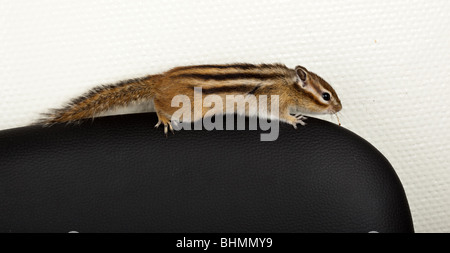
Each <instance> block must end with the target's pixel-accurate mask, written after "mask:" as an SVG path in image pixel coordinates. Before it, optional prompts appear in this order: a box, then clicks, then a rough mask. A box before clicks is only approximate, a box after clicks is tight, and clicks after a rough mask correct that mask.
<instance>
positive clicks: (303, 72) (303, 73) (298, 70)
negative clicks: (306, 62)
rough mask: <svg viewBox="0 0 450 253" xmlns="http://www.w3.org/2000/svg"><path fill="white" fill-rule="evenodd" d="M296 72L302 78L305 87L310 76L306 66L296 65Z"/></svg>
mask: <svg viewBox="0 0 450 253" xmlns="http://www.w3.org/2000/svg"><path fill="white" fill-rule="evenodd" d="M295 72H296V73H297V76H298V78H300V80H302V82H303V87H304V86H305V85H306V77H307V76H308V70H307V69H306V68H305V67H302V66H297V67H295Z"/></svg>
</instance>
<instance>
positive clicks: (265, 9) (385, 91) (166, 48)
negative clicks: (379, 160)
mask: <svg viewBox="0 0 450 253" xmlns="http://www.w3.org/2000/svg"><path fill="white" fill-rule="evenodd" d="M0 6H1V8H0V88H1V89H0V129H6V128H12V127H19V126H24V125H27V124H29V123H31V122H32V121H33V120H35V119H37V117H38V114H39V113H41V112H45V111H47V109H48V108H54V107H58V106H61V105H63V104H64V103H65V102H66V101H68V100H69V99H70V98H72V97H74V96H77V95H79V94H80V93H83V92H85V91H86V90H87V89H89V88H91V87H93V86H95V85H97V84H104V83H109V82H115V81H118V80H121V79H125V78H131V77H137V76H142V75H145V74H151V73H156V72H160V71H164V70H167V69H168V68H171V67H174V66H178V65H187V64H201V63H230V62H252V63H261V62H265V63H271V62H282V63H285V64H286V65H288V66H290V67H294V66H295V65H297V64H302V65H304V66H306V67H308V68H309V69H311V70H313V71H315V72H317V73H319V74H320V75H321V76H323V77H324V78H325V79H326V80H328V81H329V82H330V83H331V84H332V85H333V86H334V87H335V89H336V90H337V92H338V94H339V95H340V97H341V100H342V101H343V106H344V109H343V117H342V119H341V120H342V123H343V126H344V127H346V128H349V129H351V130H352V131H354V132H356V133H358V134H359V135H361V136H362V137H364V138H366V139H367V140H368V141H370V142H371V143H372V144H373V145H375V146H376V147H377V148H378V149H379V150H380V151H381V152H382V153H383V154H384V155H385V156H386V157H387V158H388V159H389V161H390V162H391V163H392V165H393V166H394V168H395V169H396V171H397V173H398V174H399V176H400V179H401V180H402V182H403V184H404V187H405V190H406V193H407V196H408V199H409V203H410V206H411V210H412V214H413V219H414V223H415V228H416V231H418V232H450V211H449V209H450V162H449V159H450V142H449V139H450V132H449V127H450V119H449V110H450V107H449V106H450V98H449V97H448V96H449V95H450V75H449V73H450V28H449V26H450V15H449V13H450V1H448V0H434V1H429V0H425V1H417V0H416V1H398V0H387V1H350V0H349V1H318V0H308V1H298V0H297V1H286V0H285V1H256V0H253V1H242V0H233V1H211V0H195V1H181V0H180V1H126V0H122V1H120V0H115V1H111V0H95V1H92V0H89V1H88V0H76V1H58V0H41V1H6V0H0ZM325 118H326V119H331V118H330V117H325ZM299 131H301V129H300V130H299Z"/></svg>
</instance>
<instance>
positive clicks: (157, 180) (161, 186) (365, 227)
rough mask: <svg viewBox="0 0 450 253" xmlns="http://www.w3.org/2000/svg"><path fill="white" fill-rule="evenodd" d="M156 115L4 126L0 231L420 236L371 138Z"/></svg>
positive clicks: (325, 125)
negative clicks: (272, 136)
mask: <svg viewBox="0 0 450 253" xmlns="http://www.w3.org/2000/svg"><path fill="white" fill-rule="evenodd" d="M156 122H157V119H156V116H155V114H152V113H150V114H135V115H119V116H112V117H104V118H97V119H95V121H93V122H91V121H87V122H84V123H83V124H81V125H74V126H66V125H54V126H52V127H49V128H42V127H40V126H29V127H24V128H17V129H10V130H5V131H1V132H0V232H69V231H79V232H363V233H367V232H369V231H378V232H380V233H383V232H413V231H414V230H413V224H412V219H411V214H410V210H409V207H408V203H407V199H406V196H405V193H404V190H403V188H402V185H401V183H400V181H399V178H398V177H397V175H396V173H395V171H394V169H393V168H392V166H391V165H390V164H389V162H388V161H387V160H386V158H385V157H384V156H383V155H382V154H381V153H380V152H379V151H377V150H376V149H375V148H374V147H373V146H372V145H370V144H369V143H368V142H367V141H365V140H364V139H362V138H361V137H359V136H357V135H356V134H354V133H352V132H350V131H348V130H346V129H345V128H344V127H339V126H337V125H334V124H332V123H329V122H326V121H322V120H318V119H314V118H309V119H308V120H307V121H306V122H307V125H306V126H305V127H301V126H299V129H297V130H295V129H293V128H292V126H290V125H286V124H284V123H280V136H279V138H278V140H276V141H273V142H261V141H260V133H261V131H260V130H256V131H249V130H243V131H237V130H236V131H206V130H203V131H179V132H176V133H175V135H174V136H172V135H169V137H168V138H165V137H164V135H163V133H162V129H154V128H153V126H154V125H155V124H156Z"/></svg>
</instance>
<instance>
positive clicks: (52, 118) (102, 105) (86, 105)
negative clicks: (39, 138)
mask: <svg viewBox="0 0 450 253" xmlns="http://www.w3.org/2000/svg"><path fill="white" fill-rule="evenodd" d="M157 77H158V75H154V76H147V77H144V78H137V79H130V80H126V81H123V82H119V83H116V84H112V85H103V86H99V87H96V88H93V89H92V90H90V91H89V92H87V93H85V94H84V95H82V96H80V97H78V98H75V99H73V100H72V101H71V102H70V103H69V104H68V105H67V106H66V107H64V108H61V109H54V110H52V111H51V112H49V113H45V114H43V116H44V117H43V118H42V119H41V120H39V121H38V122H37V124H39V125H44V126H50V125H53V124H56V123H76V122H79V121H80V120H82V119H87V118H93V117H94V116H96V115H98V114H99V113H101V112H105V111H108V110H110V109H113V108H114V107H116V106H125V105H127V104H129V103H130V102H135V101H140V100H147V99H151V98H152V93H153V92H152V87H153V84H154V83H155V81H156V79H158V78H157Z"/></svg>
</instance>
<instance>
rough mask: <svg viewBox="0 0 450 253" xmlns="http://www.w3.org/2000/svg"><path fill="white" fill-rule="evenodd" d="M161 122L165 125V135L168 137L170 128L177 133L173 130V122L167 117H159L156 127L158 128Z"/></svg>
mask: <svg viewBox="0 0 450 253" xmlns="http://www.w3.org/2000/svg"><path fill="white" fill-rule="evenodd" d="M161 124H163V125H164V135H165V136H166V137H167V134H168V132H169V130H170V131H171V132H172V134H175V132H174V131H173V127H172V123H171V122H170V120H169V119H167V118H159V119H158V123H156V125H155V128H158V127H159V126H160V125H161Z"/></svg>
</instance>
